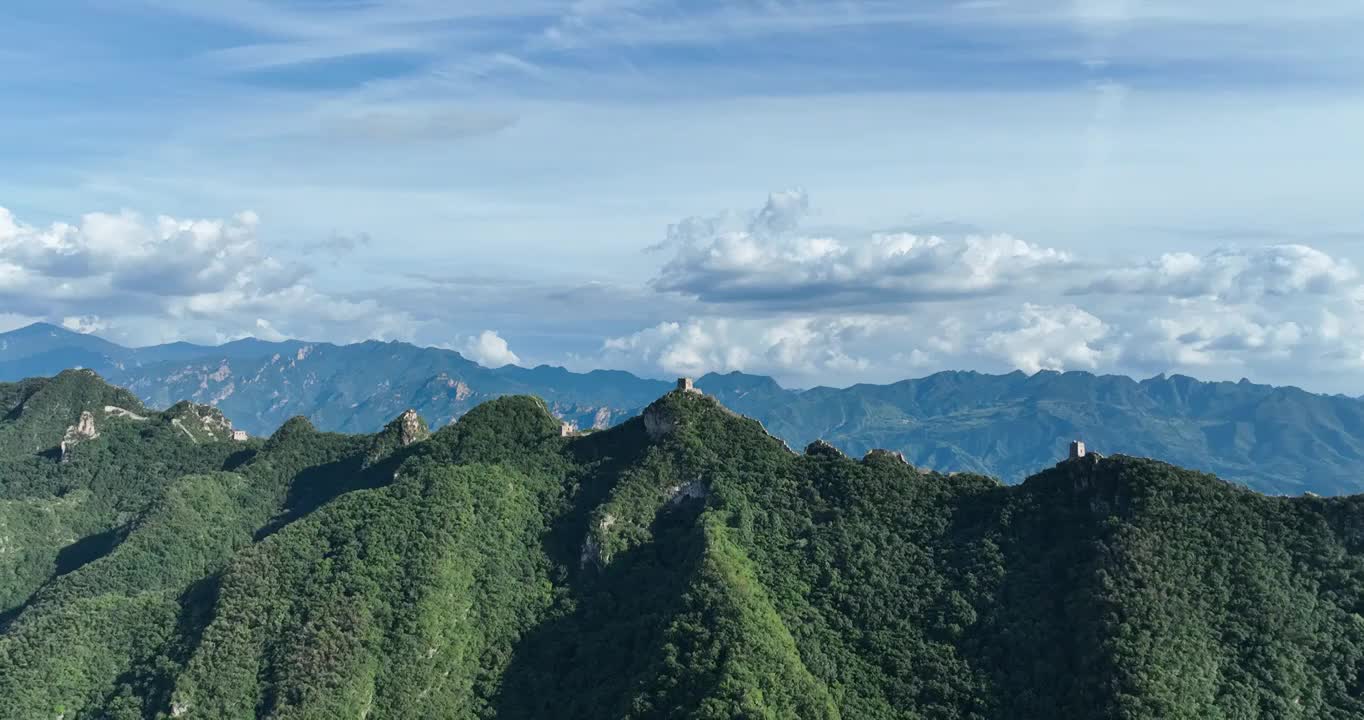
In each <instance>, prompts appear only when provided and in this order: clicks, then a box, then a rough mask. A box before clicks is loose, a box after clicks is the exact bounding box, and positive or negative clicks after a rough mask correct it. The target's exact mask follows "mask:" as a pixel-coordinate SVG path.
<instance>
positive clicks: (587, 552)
mask: <svg viewBox="0 0 1364 720" xmlns="http://www.w3.org/2000/svg"><path fill="white" fill-rule="evenodd" d="M615 524H616V516H615V515H612V514H611V513H606V514H605V515H603V516H602V519H601V521H600V522H598V523H597V527H596V530H595V531H593V530H589V531H588V533H587V539H585V540H583V550H582V553H580V554H579V555H578V563H579V565H580V566H582V567H587V565H588V563H593V564H595V565H596V566H597V567H603V566H605V565H606V563H608V562H610V561H611V557H610V556H609V555H606V554H605V553H603V552H602V546H601V540H599V539H598V537H597V536H598V535H605V534H606V531H607V530H610V529H611V526H612V525H615Z"/></svg>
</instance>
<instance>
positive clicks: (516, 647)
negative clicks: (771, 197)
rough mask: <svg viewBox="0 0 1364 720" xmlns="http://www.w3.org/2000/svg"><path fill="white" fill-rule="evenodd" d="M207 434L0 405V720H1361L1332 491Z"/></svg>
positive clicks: (226, 429)
mask: <svg viewBox="0 0 1364 720" xmlns="http://www.w3.org/2000/svg"><path fill="white" fill-rule="evenodd" d="M231 430H232V426H231V423H230V420H229V419H227V418H224V417H223V416H222V415H221V414H220V413H219V412H218V411H217V410H216V409H215V408H213V407H209V406H206V405H194V404H190V403H181V404H178V405H176V406H174V407H173V408H171V409H170V410H168V411H165V412H157V411H154V410H152V409H149V408H147V407H144V406H143V405H141V404H140V402H139V401H138V400H137V398H135V397H133V396H132V395H131V394H130V393H129V392H128V391H126V390H123V389H120V388H116V387H113V386H110V385H108V384H106V383H104V382H103V381H102V380H101V379H100V378H99V377H98V376H97V375H96V374H95V373H93V372H91V371H67V372H63V373H60V374H59V375H57V376H55V377H52V378H38V379H31V380H28V381H25V382H22V383H17V384H0V717H5V718H62V719H75V720H79V719H83V718H110V719H113V720H134V719H137V718H167V717H168V718H182V719H183V718H212V719H218V718H338V717H344V718H386V719H389V718H396V719H402V718H457V719H469V720H473V719H474V718H484V719H487V720H521V719H525V720H530V719H532V718H560V719H563V720H579V719H582V720H588V719H591V720H599V719H601V718H619V719H621V720H625V719H630V720H652V719H655V718H660V719H661V718H668V719H672V718H677V719H682V718H696V719H700V720H711V719H715V720H720V719H726V720H729V719H733V718H800V719H815V720H838V719H840V718H857V719H858V720H910V719H912V718H960V719H963V720H984V719H986V718H1000V719H1010V718H1062V717H1064V718H1096V719H1097V718H1129V719H1131V720H1145V719H1148V718H1150V719H1155V718H1161V719H1171V718H1174V719H1183V718H1188V719H1193V718H1255V717H1264V718H1270V717H1272V718H1326V719H1339V720H1344V719H1346V718H1360V717H1364V496H1354V497H1346V498H1321V497H1296V498H1285V497H1269V496H1265V495H1263V494H1260V493H1256V492H1253V491H1250V490H1248V489H1245V488H1243V487H1240V486H1237V485H1233V484H1230V483H1226V482H1224V481H1221V480H1219V479H1217V478H1215V477H1213V476H1210V475H1206V474H1202V473H1198V472H1193V471H1189V470H1184V469H1181V468H1178V467H1175V466H1172V465H1168V464H1165V463H1162V462H1158V461H1154V460H1147V459H1142V458H1135V457H1128V456H1121V455H1107V456H1103V457H1100V456H1099V455H1096V454H1093V453H1090V454H1087V455H1085V456H1084V457H1080V458H1076V459H1069V460H1063V461H1061V462H1059V463H1054V464H1052V463H1049V464H1048V465H1047V466H1044V467H1041V468H1039V472H1037V473H1035V474H1033V475H1031V476H1030V477H1028V478H1027V479H1026V480H1025V481H1023V482H1022V483H1019V484H1014V485H1006V484H1003V483H1001V482H999V481H998V480H996V479H994V478H990V477H985V476H981V475H977V474H973V473H958V474H952V475H945V474H942V473H937V472H927V471H922V470H920V469H917V468H915V467H914V466H912V465H910V464H908V463H906V462H904V460H903V459H902V458H901V457H899V456H898V455H897V454H896V453H894V452H890V451H884V450H877V451H872V452H869V453H867V454H866V455H865V456H863V457H861V458H853V457H848V456H847V455H845V454H843V453H842V452H840V451H839V450H838V449H837V448H835V447H834V446H833V445H830V444H829V443H826V442H822V441H816V442H813V443H811V444H809V445H808V446H807V447H806V448H805V449H804V451H803V452H799V453H797V452H793V451H791V450H790V449H788V448H787V447H786V446H785V444H784V443H783V442H782V441H781V440H779V439H778V438H776V437H773V436H772V435H771V434H769V433H768V432H767V431H766V430H765V429H764V428H763V426H762V425H761V424H760V423H758V422H756V421H755V420H752V419H750V418H746V417H743V416H742V415H740V414H738V413H736V412H734V411H733V410H732V409H730V408H726V407H725V406H724V405H723V404H722V403H721V402H720V401H718V400H717V399H716V398H715V396H714V395H701V394H696V393H690V392H683V391H669V392H666V393H664V394H663V395H662V396H661V397H658V398H656V399H655V400H654V401H653V402H651V403H649V404H648V405H647V406H646V407H645V408H644V409H643V411H642V412H641V413H640V414H639V415H638V416H635V417H631V418H628V419H626V420H624V421H622V422H619V423H617V424H615V425H614V426H612V427H610V428H608V429H605V430H600V431H588V432H582V433H572V434H569V435H565V434H564V433H563V432H562V430H561V423H560V421H559V419H558V418H557V417H555V416H554V415H553V414H552V413H551V411H550V409H549V407H548V406H547V405H546V404H545V403H544V402H543V401H541V400H539V399H537V398H533V397H527V396H506V397H501V398H498V399H495V400H490V401H487V402H484V403H482V404H479V405H478V406H476V407H474V408H472V409H471V410H470V411H469V412H467V413H465V414H463V415H462V416H461V417H460V418H459V419H458V420H457V421H456V422H454V423H451V424H447V425H445V426H444V427H441V428H440V429H438V430H436V431H434V432H432V431H431V430H430V429H429V428H428V427H427V425H426V423H425V422H423V420H422V418H421V417H420V416H418V415H417V414H415V413H410V412H403V413H400V414H399V415H397V416H395V417H394V418H392V420H391V421H390V422H389V423H387V424H386V425H385V426H384V427H383V429H381V430H380V431H379V432H377V433H373V434H337V433H325V432H320V431H318V430H317V429H316V428H315V427H314V426H313V425H312V424H311V423H310V422H308V421H307V420H306V419H303V418H293V419H290V420H289V421H287V422H285V423H284V424H283V425H282V426H281V427H279V428H278V429H277V430H276V431H275V432H273V433H272V434H271V435H270V436H269V437H268V438H264V439H262V438H249V439H244V440H243V439H240V436H236V435H234V434H233V433H232V432H231Z"/></svg>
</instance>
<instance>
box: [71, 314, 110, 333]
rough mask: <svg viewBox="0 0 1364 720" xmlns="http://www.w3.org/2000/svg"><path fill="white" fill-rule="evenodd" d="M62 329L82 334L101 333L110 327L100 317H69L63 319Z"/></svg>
mask: <svg viewBox="0 0 1364 720" xmlns="http://www.w3.org/2000/svg"><path fill="white" fill-rule="evenodd" d="M62 327H64V328H66V329H67V330H72V331H74V332H78V333H82V334H86V335H88V334H90V333H95V332H99V331H101V330H104V329H105V328H107V327H109V326H108V324H106V323H105V322H103V321H102V320H100V318H99V316H98V315H80V316H75V315H68V316H66V317H64V318H62Z"/></svg>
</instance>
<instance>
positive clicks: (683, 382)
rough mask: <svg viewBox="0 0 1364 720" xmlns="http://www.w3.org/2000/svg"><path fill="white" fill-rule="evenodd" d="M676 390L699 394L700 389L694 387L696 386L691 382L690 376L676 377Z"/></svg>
mask: <svg viewBox="0 0 1364 720" xmlns="http://www.w3.org/2000/svg"><path fill="white" fill-rule="evenodd" d="M677 391H678V392H688V393H696V394H697V395H700V394H701V391H700V390H697V389H696V386H695V385H693V384H692V381H691V378H689V377H684V378H678V379H677Z"/></svg>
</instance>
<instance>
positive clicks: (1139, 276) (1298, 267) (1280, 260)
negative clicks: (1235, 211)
mask: <svg viewBox="0 0 1364 720" xmlns="http://www.w3.org/2000/svg"><path fill="white" fill-rule="evenodd" d="M1358 278H1359V273H1358V272H1357V271H1356V270H1355V268H1354V266H1353V265H1352V264H1351V263H1349V262H1348V261H1346V260H1340V259H1336V258H1333V257H1331V256H1330V255H1327V254H1326V253H1324V252H1321V251H1320V250H1317V249H1315V248H1311V247H1308V246H1306V245H1270V246H1267V247H1261V248H1253V249H1239V248H1233V249H1223V250H1217V251H1215V252H1212V253H1208V254H1206V255H1202V256H1198V255H1193V254H1190V253H1183V252H1180V253H1167V254H1164V255H1161V256H1160V257H1159V258H1158V259H1156V260H1152V261H1149V262H1146V263H1143V264H1141V265H1138V266H1137V267H1132V268H1123V269H1119V270H1112V271H1109V272H1107V273H1105V274H1103V275H1101V276H1100V277H1098V278H1097V279H1095V280H1094V281H1093V282H1091V283H1089V284H1088V285H1086V286H1084V287H1081V288H1077V289H1076V290H1074V291H1072V294H1084V293H1132V294H1142V295H1168V296H1172V297H1181V298H1190V297H1198V296H1209V297H1215V298H1219V299H1222V300H1227V301H1231V302H1245V301H1251V300H1256V299H1259V298H1263V297H1266V296H1278V297H1281V296H1287V295H1295V294H1316V295H1324V294H1330V293H1335V292H1339V291H1340V290H1341V289H1342V288H1347V287H1350V286H1352V285H1353V284H1354V283H1355V282H1356V281H1357V280H1358Z"/></svg>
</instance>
